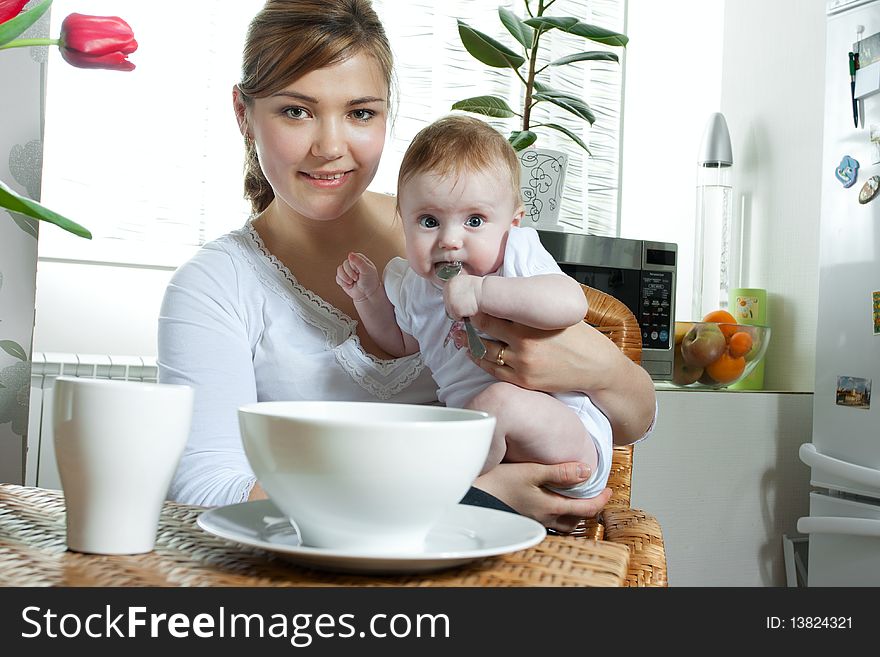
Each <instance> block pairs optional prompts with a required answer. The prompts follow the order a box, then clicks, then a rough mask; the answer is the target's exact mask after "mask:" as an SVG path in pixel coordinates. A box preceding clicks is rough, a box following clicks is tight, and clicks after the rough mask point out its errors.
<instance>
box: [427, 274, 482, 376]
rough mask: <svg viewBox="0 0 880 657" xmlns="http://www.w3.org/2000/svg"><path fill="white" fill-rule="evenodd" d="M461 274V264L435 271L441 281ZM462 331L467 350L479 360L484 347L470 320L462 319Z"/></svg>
mask: <svg viewBox="0 0 880 657" xmlns="http://www.w3.org/2000/svg"><path fill="white" fill-rule="evenodd" d="M460 273H461V263H460V262H450V263H449V264H447V265H443V266H442V267H440V269H438V270H437V278H439V279H440V280H441V281H448V280H449V279H451V278H454V277H455V276H458V275H459V274H460ZM464 330H465V332H466V333H467V341H468V349H469V350H470V352H471V353H472V354H473V356H474V358H477V359H480V358H482V357H483V356H485V355H486V345H484V344H483V341H482V340H480V336H479V335H477V329H475V328H474V327H473V324H471V320H470V319H469V318H467V317H465V318H464Z"/></svg>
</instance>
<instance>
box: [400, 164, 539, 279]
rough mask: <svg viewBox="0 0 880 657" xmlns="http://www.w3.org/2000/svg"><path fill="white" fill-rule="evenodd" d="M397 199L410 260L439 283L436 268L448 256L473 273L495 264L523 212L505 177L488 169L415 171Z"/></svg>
mask: <svg viewBox="0 0 880 657" xmlns="http://www.w3.org/2000/svg"><path fill="white" fill-rule="evenodd" d="M397 202H398V205H399V207H400V215H401V218H402V220H403V230H404V234H405V235H406V257H407V260H409V265H410V267H412V268H413V270H414V271H415V272H416V273H417V274H418V275H419V276H422V277H423V278H427V279H428V280H431V281H433V282H435V283H438V284H442V282H443V281H442V280H441V279H439V278H437V271H438V270H439V269H440V267H442V266H443V265H444V264H446V263H450V262H461V264H462V270H463V271H464V272H465V273H466V274H472V275H474V276H485V275H486V274H490V273H492V272H494V271H495V270H497V269H498V268H499V267H500V266H501V262H502V260H503V259H504V247H505V246H506V244H507V233H508V231H509V230H510V226H511V225H515V224H518V223H519V220H520V219H521V218H522V215H523V210H522V206H521V204H519V203H517V202H516V199H515V197H514V194H513V193H512V191H511V189H510V178H509V177H508V176H506V175H503V174H502V173H501V172H499V171H494V170H491V169H487V170H481V171H472V172H467V173H463V174H461V175H460V176H458V177H443V176H439V175H437V174H435V173H431V172H424V173H418V174H416V175H414V176H413V177H412V178H410V179H409V180H408V181H407V182H406V184H405V185H403V186H402V187H401V189H400V197H399V198H398V199H397Z"/></svg>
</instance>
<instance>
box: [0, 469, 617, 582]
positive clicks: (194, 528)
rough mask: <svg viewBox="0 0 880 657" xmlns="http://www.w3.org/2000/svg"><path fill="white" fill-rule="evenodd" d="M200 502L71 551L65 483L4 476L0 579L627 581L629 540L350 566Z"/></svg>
mask: <svg viewBox="0 0 880 657" xmlns="http://www.w3.org/2000/svg"><path fill="white" fill-rule="evenodd" d="M203 511H205V509H204V508H203V507H197V506H187V505H184V504H176V503H173V502H166V503H165V506H164V508H163V511H162V516H161V518H160V521H159V531H158V536H157V538H156V547H155V549H154V550H153V551H152V552H150V553H148V554H141V555H132V556H101V555H88V554H79V553H76V552H68V551H67V546H66V543H65V510H64V496H63V495H62V493H61V492H60V491H55V490H46V489H42V488H28V487H23V486H16V485H13V484H0V586H623V585H624V583H625V579H626V577H627V570H628V566H629V559H630V549H629V548H628V547H627V546H626V545H621V544H615V543H610V542H608V541H595V540H591V539H587V538H576V537H571V536H548V537H547V538H546V539H545V540H544V541H542V542H541V543H539V544H538V545H536V546H535V547H533V548H529V549H527V550H521V551H519V552H513V553H511V554H506V555H502V556H498V557H489V558H485V559H481V560H479V561H475V562H472V563H469V564H466V565H463V566H458V567H455V568H451V569H448V570H443V571H438V572H434V573H420V574H408V575H393V576H389V575H383V576H376V575H351V574H341V573H331V572H322V571H317V570H310V569H307V568H304V567H301V566H297V565H294V564H292V563H290V562H288V561H285V560H284V559H283V557H281V556H280V555H277V554H273V553H270V552H266V551H264V550H260V549H258V548H251V547H247V546H244V545H240V544H238V543H235V542H232V541H227V540H224V539H221V538H218V537H216V536H213V535H211V534H208V533H207V532H205V531H203V530H202V529H201V528H200V527H199V526H198V525H197V524H196V518H197V517H198V516H199V514H200V513H202V512H203Z"/></svg>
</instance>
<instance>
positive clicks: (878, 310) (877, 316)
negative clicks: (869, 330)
mask: <svg viewBox="0 0 880 657" xmlns="http://www.w3.org/2000/svg"><path fill="white" fill-rule="evenodd" d="M871 303H872V307H873V309H874V310H873V315H874V335H880V290H875V291H874V292H872V293H871Z"/></svg>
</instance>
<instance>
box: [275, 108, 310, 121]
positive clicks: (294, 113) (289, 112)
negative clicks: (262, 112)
mask: <svg viewBox="0 0 880 657" xmlns="http://www.w3.org/2000/svg"><path fill="white" fill-rule="evenodd" d="M282 113H283V114H284V115H285V116H287V117H288V118H290V119H305V118H308V115H309V114H308V112H307V111H306V109H305V108H304V107H285V108H284V109H283V110H282Z"/></svg>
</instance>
